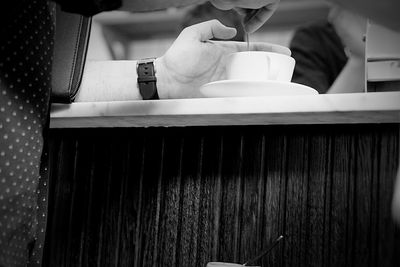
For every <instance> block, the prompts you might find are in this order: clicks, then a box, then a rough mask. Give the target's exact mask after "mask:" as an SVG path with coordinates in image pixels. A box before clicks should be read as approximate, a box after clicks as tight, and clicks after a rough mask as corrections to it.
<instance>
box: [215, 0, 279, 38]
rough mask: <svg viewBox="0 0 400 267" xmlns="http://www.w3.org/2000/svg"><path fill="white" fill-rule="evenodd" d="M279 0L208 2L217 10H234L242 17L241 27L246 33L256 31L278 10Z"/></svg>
mask: <svg viewBox="0 0 400 267" xmlns="http://www.w3.org/2000/svg"><path fill="white" fill-rule="evenodd" d="M279 1H280V0H210V2H211V3H212V4H213V5H214V6H215V7H217V8H219V9H222V10H228V9H232V8H235V9H236V10H237V11H238V12H239V13H240V14H243V15H244V19H243V26H244V30H245V31H246V32H248V33H253V32H255V31H256V30H258V29H259V28H260V27H261V26H262V25H263V24H264V23H265V22H266V21H267V20H268V19H269V18H270V17H271V16H272V14H273V13H274V12H275V10H276V9H277V8H278V5H279Z"/></svg>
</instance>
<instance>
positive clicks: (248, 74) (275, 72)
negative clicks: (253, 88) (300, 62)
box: [226, 51, 295, 82]
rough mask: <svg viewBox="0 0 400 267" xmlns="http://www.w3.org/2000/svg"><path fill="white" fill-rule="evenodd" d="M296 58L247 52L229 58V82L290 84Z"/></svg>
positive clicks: (227, 71)
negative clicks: (276, 82) (279, 82)
mask: <svg viewBox="0 0 400 267" xmlns="http://www.w3.org/2000/svg"><path fill="white" fill-rule="evenodd" d="M294 65H295V60H294V58H292V57H290V56H287V55H283V54H279V53H274V52H264V51H245V52H237V53H232V54H230V55H229V56H228V60H227V66H226V75H227V79H228V80H245V81H271V80H272V81H282V82H290V81H291V80H292V76H293V71H294Z"/></svg>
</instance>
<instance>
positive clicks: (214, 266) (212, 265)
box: [207, 262, 259, 267]
mask: <svg viewBox="0 0 400 267" xmlns="http://www.w3.org/2000/svg"><path fill="white" fill-rule="evenodd" d="M240 266H242V267H243V264H237V263H230V262H209V263H207V267H240ZM249 267H250V266H249ZM252 267H259V266H252Z"/></svg>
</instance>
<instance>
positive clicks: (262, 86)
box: [200, 80, 318, 97]
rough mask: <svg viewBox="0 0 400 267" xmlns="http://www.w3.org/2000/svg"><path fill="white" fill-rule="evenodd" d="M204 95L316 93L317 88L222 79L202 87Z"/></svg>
mask: <svg viewBox="0 0 400 267" xmlns="http://www.w3.org/2000/svg"><path fill="white" fill-rule="evenodd" d="M200 93H201V94H202V95H203V96H204V97H246V96H284V95H316V94H318V92H317V90H315V89H313V88H311V87H308V86H305V85H302V84H298V83H291V82H280V81H242V80H222V81H216V82H211V83H207V84H205V85H203V86H202V87H201V88H200Z"/></svg>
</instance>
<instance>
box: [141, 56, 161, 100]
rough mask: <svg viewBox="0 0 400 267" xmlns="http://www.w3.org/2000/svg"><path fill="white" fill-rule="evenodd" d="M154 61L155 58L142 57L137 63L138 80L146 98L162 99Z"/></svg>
mask: <svg viewBox="0 0 400 267" xmlns="http://www.w3.org/2000/svg"><path fill="white" fill-rule="evenodd" d="M154 61H155V59H142V60H139V61H138V63H137V68H136V71H137V77H138V78H137V82H138V86H139V91H140V94H141V95H142V97H143V99H144V100H150V99H160V98H159V96H158V92H157V78H156V74H155V70H154Z"/></svg>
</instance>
